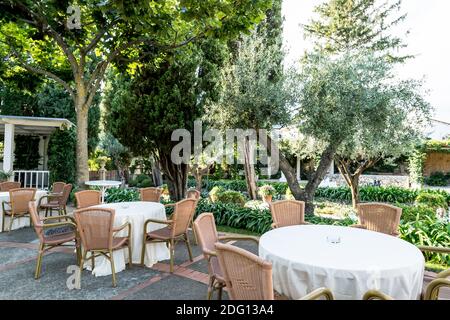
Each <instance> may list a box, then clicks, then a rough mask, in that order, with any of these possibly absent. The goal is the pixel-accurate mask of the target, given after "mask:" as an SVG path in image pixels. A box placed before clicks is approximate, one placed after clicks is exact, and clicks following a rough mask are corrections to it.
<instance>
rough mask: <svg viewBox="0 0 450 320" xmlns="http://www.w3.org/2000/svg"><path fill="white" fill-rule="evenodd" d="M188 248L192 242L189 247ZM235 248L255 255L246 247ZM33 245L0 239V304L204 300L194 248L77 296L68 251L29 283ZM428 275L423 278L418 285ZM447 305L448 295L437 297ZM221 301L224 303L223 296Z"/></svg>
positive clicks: (20, 233) (52, 256)
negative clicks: (191, 256) (171, 268)
mask: <svg viewBox="0 0 450 320" xmlns="http://www.w3.org/2000/svg"><path fill="white" fill-rule="evenodd" d="M191 243H192V241H191ZM235 245H237V246H239V247H242V248H245V249H247V250H249V251H251V252H254V253H256V252H257V249H258V248H257V246H256V245H255V244H253V243H252V242H236V243H235ZM37 246H38V242H37V239H36V235H35V233H34V230H33V229H32V228H23V229H19V230H14V231H12V232H10V233H7V232H5V233H0V283H1V284H2V285H1V287H2V289H1V290H0V299H36V300H41V299H43V300H52V299H86V300H94V299H100V300H104V299H111V300H121V299H138V300H146V299H151V300H160V299H162V300H171V299H173V300H201V299H205V298H206V289H207V282H208V274H207V265H206V262H205V260H204V259H203V256H202V254H201V252H200V249H199V247H198V246H193V254H194V261H193V262H191V261H189V259H188V255H187V252H186V247H185V246H184V244H183V243H180V244H179V245H178V246H177V248H176V253H175V264H176V267H175V271H174V273H173V274H170V273H169V272H168V271H169V261H162V262H160V263H157V264H155V265H154V266H153V267H152V268H146V267H145V268H144V267H141V266H138V265H135V266H133V267H132V268H131V269H128V268H127V269H126V270H124V271H122V272H119V273H117V287H116V288H113V287H112V284H111V276H104V277H95V276H93V275H92V274H91V273H90V272H89V271H86V270H85V271H83V274H82V278H81V288H82V289H81V290H69V289H68V287H67V285H66V281H67V279H68V278H69V276H70V274H68V273H67V272H66V270H67V267H68V266H69V265H75V264H76V259H75V254H74V252H73V248H70V247H66V248H58V249H53V251H50V252H49V253H47V254H46V255H45V257H44V260H43V266H42V275H41V278H40V279H39V280H34V277H33V275H34V269H35V264H36V255H37ZM433 277H434V274H433V273H431V272H427V273H426V275H425V279H424V283H425V285H426V283H428V282H429V281H431V280H432V279H433ZM441 296H442V298H444V299H450V292H449V291H445V292H442V294H441ZM224 299H227V295H226V293H224Z"/></svg>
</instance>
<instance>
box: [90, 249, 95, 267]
mask: <svg viewBox="0 0 450 320" xmlns="http://www.w3.org/2000/svg"><path fill="white" fill-rule="evenodd" d="M91 265H92V271H94V269H95V254H93V253H92V252H91Z"/></svg>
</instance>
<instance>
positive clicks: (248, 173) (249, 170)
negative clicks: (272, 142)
mask: <svg viewBox="0 0 450 320" xmlns="http://www.w3.org/2000/svg"><path fill="white" fill-rule="evenodd" d="M244 145H245V147H244V173H245V181H246V183H247V192H248V196H249V197H250V199H251V200H256V199H257V192H256V190H257V186H256V174H255V166H254V164H252V163H251V161H250V160H251V154H250V151H251V150H250V143H249V141H248V138H247V137H246V138H245V143H244Z"/></svg>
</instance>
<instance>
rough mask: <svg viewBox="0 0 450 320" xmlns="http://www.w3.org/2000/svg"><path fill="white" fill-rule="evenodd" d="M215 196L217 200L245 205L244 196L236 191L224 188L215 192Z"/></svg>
mask: <svg viewBox="0 0 450 320" xmlns="http://www.w3.org/2000/svg"><path fill="white" fill-rule="evenodd" d="M216 197H217V201H218V202H222V203H233V204H237V205H239V206H241V207H243V206H244V205H245V197H244V196H243V194H242V193H240V192H238V191H233V190H225V191H222V192H219V193H217V195H216Z"/></svg>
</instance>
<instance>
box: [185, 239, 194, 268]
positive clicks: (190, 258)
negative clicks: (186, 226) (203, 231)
mask: <svg viewBox="0 0 450 320" xmlns="http://www.w3.org/2000/svg"><path fill="white" fill-rule="evenodd" d="M184 238H185V241H184V242H185V243H186V247H187V249H188V253H189V260H191V261H193V260H194V259H193V258H192V250H191V244H190V243H189V236H188V234H187V232H186V233H185V234H184Z"/></svg>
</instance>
